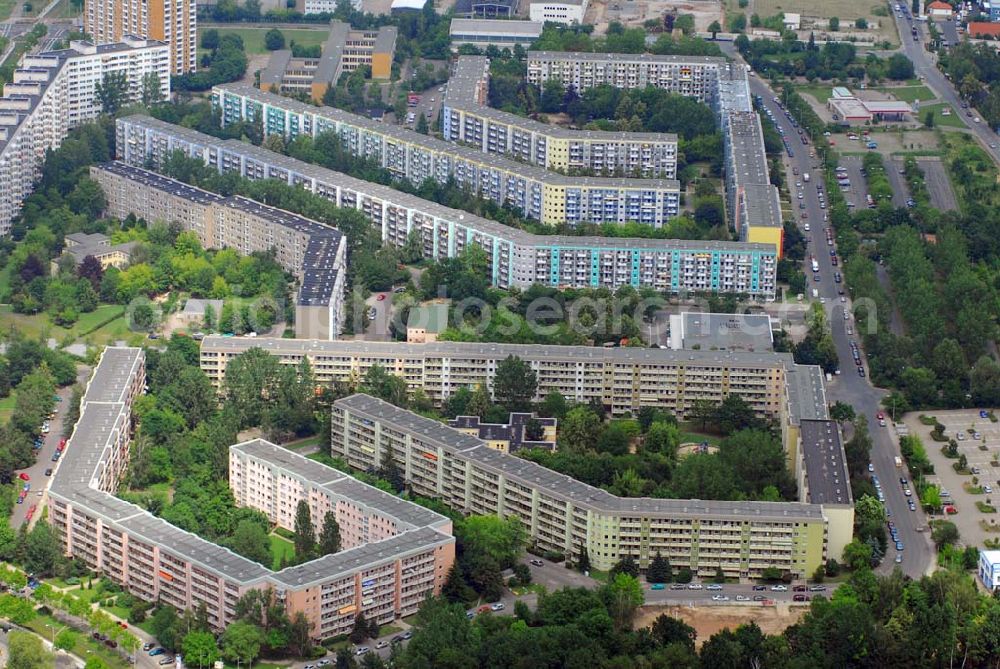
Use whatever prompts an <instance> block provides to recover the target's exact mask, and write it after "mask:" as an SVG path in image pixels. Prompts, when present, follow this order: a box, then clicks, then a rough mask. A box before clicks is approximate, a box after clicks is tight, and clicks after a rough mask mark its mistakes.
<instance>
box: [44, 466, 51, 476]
mask: <svg viewBox="0 0 1000 669" xmlns="http://www.w3.org/2000/svg"><path fill="white" fill-rule="evenodd" d="M45 475H46V476H52V467H49V468H48V469H46V470H45Z"/></svg>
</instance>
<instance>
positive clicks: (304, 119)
mask: <svg viewBox="0 0 1000 669" xmlns="http://www.w3.org/2000/svg"><path fill="white" fill-rule="evenodd" d="M212 101H213V103H214V104H215V106H216V108H217V109H220V110H221V114H222V123H223V125H225V124H227V123H233V122H242V121H257V120H260V121H261V122H262V123H263V128H264V134H265V135H271V134H278V135H281V136H282V137H285V138H286V139H288V140H291V139H294V138H295V137H297V136H298V135H299V134H305V135H309V136H313V137H315V136H316V135H318V134H320V133H323V132H334V133H336V135H337V136H338V137H339V138H340V140H341V142H342V146H343V147H344V149H345V150H346V151H349V152H350V153H352V154H354V155H356V156H359V157H361V158H366V159H368V160H372V161H374V162H375V163H377V164H378V165H379V166H380V167H383V168H385V169H386V170H388V171H389V172H391V173H392V174H393V175H394V176H395V177H396V178H399V179H402V180H406V181H409V182H411V183H413V184H415V185H419V184H421V183H423V182H424V180H426V179H434V180H436V181H438V182H441V183H445V182H447V181H449V180H452V181H453V182H454V183H455V184H456V185H458V186H459V187H464V188H468V189H470V190H471V191H473V192H474V193H476V194H477V195H478V196H480V197H482V198H484V199H487V200H492V201H494V202H496V203H497V204H500V205H505V206H511V207H514V208H515V209H518V210H520V212H521V213H522V214H523V215H524V216H526V217H528V218H531V219H535V220H538V221H540V222H541V223H544V224H546V225H555V224H565V223H568V224H569V225H577V224H580V223H585V222H589V223H614V224H621V223H627V222H630V221H636V222H639V223H642V224H644V225H649V226H651V227H656V228H659V227H662V226H663V225H664V223H665V222H666V221H668V220H669V219H671V218H673V217H675V216H677V215H678V214H679V213H680V184H679V183H678V182H677V181H675V180H672V179H621V178H599V177H571V176H563V175H560V174H555V173H553V172H549V171H548V170H545V169H543V168H540V167H534V166H531V165H525V164H522V163H519V162H516V161H514V160H510V159H507V158H502V157H499V156H489V155H483V154H482V153H481V152H480V151H477V150H475V149H471V148H466V147H462V146H456V145H454V144H451V143H449V142H445V141H443V140H439V139H435V138H432V137H428V136H427V135H422V134H420V133H418V132H415V131H413V130H409V129H406V128H401V127H399V126H395V125H389V124H383V123H380V122H377V121H372V120H370V119H366V118H363V117H361V116H357V115H355V114H351V113H348V112H345V111H343V110H340V109H334V108H333V107H314V106H312V105H308V104H305V103H302V102H298V101H297V100H293V99H290V98H285V97H281V96H280V95H274V94H273V93H267V92H264V91H261V90H258V89H256V88H254V87H252V86H247V85H243V84H224V85H220V86H216V87H215V88H214V89H213V91H212Z"/></svg>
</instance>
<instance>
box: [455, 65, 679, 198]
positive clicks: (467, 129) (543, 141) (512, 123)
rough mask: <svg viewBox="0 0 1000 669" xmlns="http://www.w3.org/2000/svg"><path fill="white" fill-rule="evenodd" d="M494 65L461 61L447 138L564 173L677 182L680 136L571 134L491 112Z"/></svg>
mask: <svg viewBox="0 0 1000 669" xmlns="http://www.w3.org/2000/svg"><path fill="white" fill-rule="evenodd" d="M489 76H490V61H489V58H487V57H486V56H459V58H458V60H457V61H456V62H455V65H454V67H453V69H452V75H451V78H450V79H448V91H447V93H445V96H444V101H443V105H444V106H443V110H442V125H441V127H442V132H443V135H444V138H445V139H446V140H449V141H453V142H461V143H463V144H467V145H470V146H473V147H475V148H477V149H479V150H480V151H483V152H484V153H490V154H498V155H506V156H510V157H512V158H514V159H515V160H519V161H521V162H524V163H529V164H531V165H537V166H539V167H544V168H546V169H550V170H559V171H561V172H564V173H570V174H573V173H580V172H587V173H594V174H601V175H604V174H606V175H615V176H643V177H660V178H665V179H674V178H676V177H677V136H676V135H673V134H667V133H654V132H605V131H600V130H569V129H565V128H560V127H559V126H555V125H550V124H548V123H540V122H538V121H535V120H533V119H529V118H524V117H522V116H517V115H515V114H510V113H507V112H503V111H499V110H496V109H492V108H491V107H489V106H488V95H489Z"/></svg>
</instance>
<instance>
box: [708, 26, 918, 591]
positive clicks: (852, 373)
mask: <svg viewBox="0 0 1000 669" xmlns="http://www.w3.org/2000/svg"><path fill="white" fill-rule="evenodd" d="M907 32H909V29H907ZM723 46H724V48H726V50H727V51H729V52H730V53H735V49H733V48H732V47H731V45H728V44H726V45H723ZM750 87H751V91H752V92H753V93H755V94H757V95H760V96H761V97H762V98H763V100H764V104H765V105H766V106H767V107H768V108H770V109H771V111H772V112H773V114H774V118H775V120H776V123H777V124H778V126H779V127H780V128H781V129H782V130H784V132H785V134H786V135H790V136H794V135H795V134H796V132H795V129H794V128H793V127H792V125H791V123H789V122H788V119H786V118H785V115H784V113H783V112H782V111H781V110H780V109H779V108H778V105H777V104H776V103H774V102H773V100H772V98H773V97H774V96H775V93H774V91H772V90H771V89H770V88H769V87H768V86H767V85H766V84H765V83H764V82H763V81H761V79H760V78H759V77H751V78H750ZM813 160H814V159H811V158H810V157H809V151H808V150H805V147H803V150H797V151H795V157H794V158H791V159H788V158H786V162H787V163H789V164H790V165H791V166H796V167H798V168H799V172H802V170H805V169H812V163H813ZM792 180H793V181H794V178H793V179H792ZM852 181H853V179H852ZM805 202H806V211H807V213H808V214H809V220H810V221H814V222H816V223H814V224H813V225H812V226H811V228H812V229H811V232H808V233H804V234H805V235H806V237H807V238H809V239H810V244H809V246H810V247H811V250H812V251H813V252H814V253H815V255H816V258H817V260H818V262H819V265H820V272H819V274H820V278H821V280H820V281H819V282H813V281H810V282H809V284H810V289H811V288H816V289H817V290H818V291H819V294H820V296H821V297H822V298H824V299H825V302H826V307H827V312H828V317H829V321H830V323H831V326H832V330H833V338H834V343H835V345H836V348H837V354H838V356H839V357H840V360H841V364H842V369H843V374H841V375H839V376H836V377H834V380H833V382H831V383H828V384H827V398H828V400H829V401H830V402H831V403H832V402H835V401H837V400H841V401H844V402H848V403H850V404H851V405H853V406H854V408H855V410H856V411H858V412H859V413H860V414H862V415H864V416H866V417H867V418H868V426H869V431H870V432H871V435H872V441H873V447H872V454H871V461H872V463H873V464H874V466H875V472H876V473H877V474H878V476H879V478H880V479H881V480H882V481H883V482H884V483H883V489H884V491H885V496H886V507H887V509H888V511H889V512H890V513H891V514H892V519H893V520H894V521H895V523H896V526H897V527H898V528H899V532H900V539H901V540H902V542H903V544H904V550H903V561H902V563H901V564H900V565H899V566H900V567H902V569H903V571H904V572H905V573H907V574H909V575H910V576H914V577H919V576H920V575H922V574H923V573H925V571H926V570H927V569H928V567H929V566H931V564H932V562H933V559H934V554H933V550H932V548H931V544H930V539H929V536H928V534H927V533H925V532H921V531H918V529H917V528H922V527H926V525H927V521H926V519H925V518H924V515H923V512H922V511H920V510H919V509H918V510H917V511H916V512H911V511H910V510H909V508H908V507H907V504H906V497H905V496H904V495H903V491H902V490H901V488H900V486H899V485H898V480H897V479H898V477H899V470H897V469H896V467H895V464H894V458H895V457H896V456H897V455H899V447H898V442H897V441H896V440H895V439H894V437H893V434H892V433H891V431H890V430H891V428H890V427H886V428H881V427H879V426H878V421H877V420H875V414H876V413H877V412H878V411H879V410H880V409H881V407H880V401H881V399H882V398H883V397H884V396H885V395H886V391H884V390H880V389H878V388H875V387H873V386H872V385H871V383H869V381H868V376H867V374H866V376H865V377H864V378H862V377H860V376H858V374H857V371H856V368H855V366H854V365H853V361H852V360H851V349H850V343H849V342H850V340H852V339H854V340H858V341H860V338H859V336H858V334H859V333H858V330H857V327H856V328H855V334H854V335H853V336H848V335H847V327H848V325H851V326H854V319H853V318H851V320H850V321H845V320H844V319H843V307H844V306H850V305H849V304H848V305H842V304H841V303H840V301H839V297H838V295H837V284H836V283H834V281H833V274H834V272H835V271H836V270H839V269H841V268H840V267H838V268H834V267H833V266H832V264H831V262H830V255H829V253H828V252H827V249H828V247H827V244H826V233H825V232H824V227H825V226H824V224H823V223H822V221H823V210H822V209H820V208H819V200H818V199H817V197H816V189H815V188H812V189H806V198H805ZM799 225H801V221H800V222H799ZM807 262H808V259H807ZM805 271H806V274H812V272H811V271H810V269H809V268H808V267H807V268H806V270H805ZM860 325H861V324H858V326H860ZM862 358H863V362H864V356H862ZM866 368H867V364H866ZM866 371H867V370H866ZM894 481H895V482H896V485H893V482H894ZM837 557H839V556H837ZM893 557H894V551H892V550H890V551H889V555H888V559H887V560H884V561H883V563H882V566H881V567H880V569H881V570H883V571H886V572H888V571H891V570H892V568H893V567H894V566H895V564H894V562H893Z"/></svg>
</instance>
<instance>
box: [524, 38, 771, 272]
mask: <svg viewBox="0 0 1000 669" xmlns="http://www.w3.org/2000/svg"><path fill="white" fill-rule="evenodd" d="M747 76H748V73H747V68H746V66H744V65H739V64H734V63H727V62H726V61H725V60H724V59H722V58H715V57H710V56H656V55H652V54H615V53H575V52H569V51H529V52H528V81H529V82H530V83H533V84H535V85H537V86H539V87H541V86H543V85H544V84H545V82H546V81H548V80H550V79H558V80H560V81H561V82H562V83H563V85H564V86H567V87H568V86H573V87H574V88H576V90H577V91H585V90H587V89H590V88H594V87H596V86H601V85H609V86H613V87H615V88H625V89H631V88H644V87H646V86H655V87H657V88H662V89H665V90H667V91H670V92H672V93H678V94H681V95H686V96H691V97H696V98H698V99H699V100H701V101H702V102H705V103H707V104H709V105H710V106H711V107H712V108H713V109H714V110H715V111H716V113H717V116H718V120H719V127H720V128H721V130H722V137H723V148H724V156H723V164H724V167H725V177H726V210H727V213H728V214H729V221H730V225H731V226H732V227H733V229H734V230H735V231H736V232H737V233H738V234H739V236H740V239H741V240H743V241H746V242H756V243H762V244H772V245H774V247H775V248H776V249H777V251H778V254H779V256H780V254H781V251H782V244H783V227H782V219H781V201H780V199H779V195H778V189H777V188H775V187H774V186H773V185H771V181H770V173H769V171H768V165H767V154H766V152H765V148H764V133H763V130H762V129H761V125H760V117H759V116H758V115H757V114H756V112H754V108H753V99H752V96H751V93H750V85H749V81H748V79H747Z"/></svg>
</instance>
